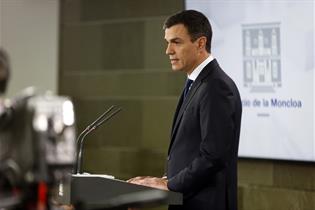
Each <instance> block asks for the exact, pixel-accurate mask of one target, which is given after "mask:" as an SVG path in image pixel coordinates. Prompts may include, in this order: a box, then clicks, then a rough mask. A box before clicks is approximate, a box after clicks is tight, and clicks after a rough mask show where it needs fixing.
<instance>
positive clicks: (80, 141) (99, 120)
mask: <svg viewBox="0 0 315 210" xmlns="http://www.w3.org/2000/svg"><path fill="white" fill-rule="evenodd" d="M114 109H115V110H114ZM112 110H114V111H113V112H111V111H112ZM121 110H122V109H121V108H120V107H116V106H114V105H113V106H111V107H109V109H107V110H106V111H105V112H104V113H103V114H102V115H101V116H99V117H98V118H97V119H96V120H95V121H94V122H92V123H91V124H90V125H88V126H87V127H86V128H85V129H84V130H83V131H82V132H81V133H80V135H79V136H78V138H77V149H78V152H77V165H76V169H75V173H76V174H80V173H81V166H82V151H83V142H84V138H85V137H86V136H87V135H88V134H89V133H91V132H92V131H93V130H95V129H96V128H98V127H99V126H100V125H102V124H103V123H105V122H107V121H108V120H110V119H111V118H112V117H114V116H115V115H116V114H117V113H118V112H120V111H121ZM110 112H111V113H110Z"/></svg>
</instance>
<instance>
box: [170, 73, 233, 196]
mask: <svg viewBox="0 0 315 210" xmlns="http://www.w3.org/2000/svg"><path fill="white" fill-rule="evenodd" d="M211 83H212V84H211V85H209V84H208V86H207V87H206V91H204V92H205V93H204V95H203V96H201V99H200V102H199V108H200V109H199V123H200V131H196V132H200V136H201V144H200V147H199V155H198V156H197V157H196V158H195V159H194V160H193V161H192V162H191V164H190V165H189V166H187V167H186V168H184V169H183V170H181V171H180V172H179V173H178V174H177V175H175V176H174V177H172V178H170V179H169V181H168V188H169V189H170V190H171V191H176V192H182V193H189V192H192V191H196V190H198V189H200V188H202V187H203V186H204V185H205V184H207V183H209V182H210V183H211V180H209V179H211V178H212V179H213V177H214V176H213V175H215V174H216V173H217V172H218V171H220V170H222V169H223V168H224V167H225V164H226V163H227V161H228V156H229V155H231V153H232V152H233V151H232V144H233V140H234V135H235V134H234V133H235V132H234V127H235V125H234V120H233V115H234V112H235V96H234V95H233V91H232V90H231V88H230V87H229V86H228V84H227V83H226V82H225V81H223V80H220V79H217V80H214V81H212V82H211ZM192 123H195V122H192ZM197 123H198V122H197ZM191 141H193V139H192V140H191ZM213 182H214V180H213Z"/></svg>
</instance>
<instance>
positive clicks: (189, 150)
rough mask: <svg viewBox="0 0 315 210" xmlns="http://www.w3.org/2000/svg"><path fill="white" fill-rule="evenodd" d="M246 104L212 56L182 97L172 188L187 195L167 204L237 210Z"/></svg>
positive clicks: (171, 154) (170, 170) (171, 158)
mask: <svg viewBox="0 0 315 210" xmlns="http://www.w3.org/2000/svg"><path fill="white" fill-rule="evenodd" d="M241 113H242V106H241V100H240V95H239V92H238V89H237V87H236V85H235V84H234V82H233V81H232V79H231V78H230V77H229V76H228V75H226V74H225V73H224V72H223V70H222V69H221V68H220V66H219V64H218V63H217V61H216V60H213V61H211V62H210V63H209V64H208V65H207V66H206V67H205V68H204V69H203V70H202V71H201V73H200V74H199V76H198V77H197V79H196V80H195V81H194V83H193V85H192V86H191V89H190V91H189V93H188V95H187V96H186V98H185V99H184V98H183V94H182V96H181V97H180V100H179V103H178V106H177V109H176V113H175V116H174V121H173V127H172V134H171V143H170V146H169V151H168V164H167V177H168V188H169V189H170V190H171V191H176V192H181V193H183V195H184V205H183V206H170V207H169V209H185V210H187V209H189V210H204V209H207V210H227V209H228V210H236V209H237V153H238V145H239V135H240V123H241Z"/></svg>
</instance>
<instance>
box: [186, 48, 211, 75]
mask: <svg viewBox="0 0 315 210" xmlns="http://www.w3.org/2000/svg"><path fill="white" fill-rule="evenodd" d="M213 59H214V58H213V56H212V55H211V54H210V55H209V57H208V58H206V59H205V60H204V61H203V62H202V63H201V64H199V66H197V67H196V68H195V69H194V70H193V71H192V72H191V74H189V75H187V77H188V79H191V80H193V81H195V80H196V79H197V77H198V75H199V74H200V72H201V71H202V69H203V68H204V67H205V66H206V65H208V63H210V62H211V61H212V60H213Z"/></svg>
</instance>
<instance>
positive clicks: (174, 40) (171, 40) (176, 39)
mask: <svg viewBox="0 0 315 210" xmlns="http://www.w3.org/2000/svg"><path fill="white" fill-rule="evenodd" d="M165 40H166V41H167V39H165ZM181 40H182V39H181V38H179V37H175V38H173V39H170V41H169V42H178V41H181ZM167 42H168V41H167Z"/></svg>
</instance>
